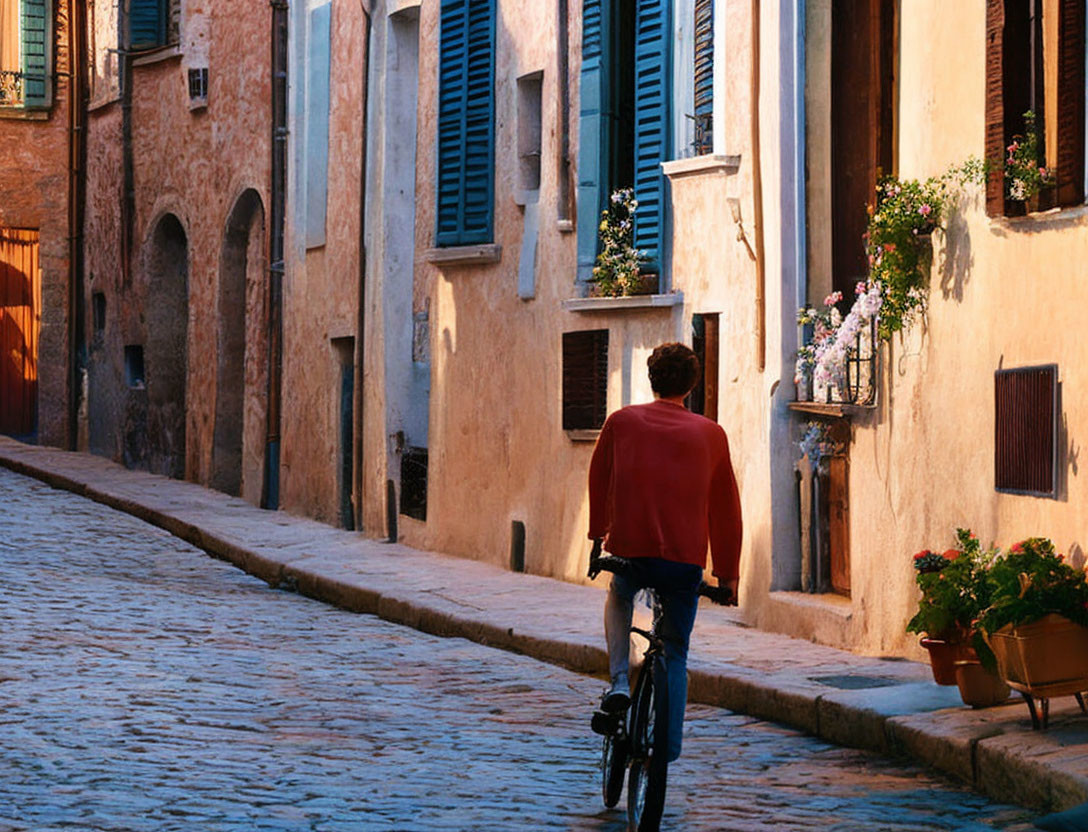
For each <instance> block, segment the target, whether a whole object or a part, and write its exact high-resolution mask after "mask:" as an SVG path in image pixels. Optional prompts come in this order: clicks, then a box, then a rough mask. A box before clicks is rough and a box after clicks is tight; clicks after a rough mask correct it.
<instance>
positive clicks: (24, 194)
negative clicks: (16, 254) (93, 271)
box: [0, 0, 71, 446]
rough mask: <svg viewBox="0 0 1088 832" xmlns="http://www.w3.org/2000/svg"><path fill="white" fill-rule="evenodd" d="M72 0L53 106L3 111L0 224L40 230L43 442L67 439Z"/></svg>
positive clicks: (62, 31)
mask: <svg viewBox="0 0 1088 832" xmlns="http://www.w3.org/2000/svg"><path fill="white" fill-rule="evenodd" d="M68 9H69V5H68V0H62V2H58V3H57V4H56V8H55V9H54V13H53V14H54V24H55V25H54V28H53V35H54V39H53V66H54V68H55V70H56V76H55V80H54V85H53V102H52V106H51V107H50V108H49V109H48V110H45V111H24V110H21V109H12V110H5V109H0V170H2V171H4V173H5V174H6V175H4V176H0V225H2V226H7V227H10V228H32V229H34V228H36V229H38V230H39V232H40V257H41V260H40V264H41V270H42V296H41V310H40V313H41V332H40V335H39V343H38V441H39V442H41V443H43V444H46V445H58V446H66V445H67V444H68V441H69V416H68V406H69V386H70V385H69V381H68V374H69V372H70V368H71V363H70V358H71V356H70V353H71V350H70V347H69V344H70V339H69V322H70V317H69V316H70V309H69V306H70V304H69V292H68V285H69V280H68V275H69V258H68V250H69V249H68V199H69V182H68V137H69V130H68V126H69V117H68V75H67V73H68V71H69V68H70V62H69V60H68Z"/></svg>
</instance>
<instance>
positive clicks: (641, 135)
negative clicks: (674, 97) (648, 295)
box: [635, 0, 672, 269]
mask: <svg viewBox="0 0 1088 832" xmlns="http://www.w3.org/2000/svg"><path fill="white" fill-rule="evenodd" d="M670 24H671V15H670V14H669V2H668V0H638V7H637V19H636V31H635V198H636V199H637V200H638V211H637V212H636V214H635V247H636V248H638V249H641V250H642V251H644V252H645V253H646V256H647V258H648V261H649V262H648V265H649V267H650V268H651V269H660V268H661V252H662V237H663V233H662V232H663V230H664V223H665V212H666V198H667V193H666V190H665V175H664V174H663V173H662V171H661V163H662V162H664V161H665V160H666V159H667V158H668V153H669V129H668V128H669V103H670V98H671V96H670V89H669V76H670V70H671V63H672V62H671V60H670V53H671V50H670V49H669V44H670V42H671V39H672V27H671V25H670Z"/></svg>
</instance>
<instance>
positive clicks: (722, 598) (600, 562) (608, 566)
mask: <svg viewBox="0 0 1088 832" xmlns="http://www.w3.org/2000/svg"><path fill="white" fill-rule="evenodd" d="M630 568H631V564H630V563H629V562H628V561H627V559H626V558H618V557H616V556H615V555H602V554H601V541H599V540H595V541H593V549H592V551H590V553H589V572H588V575H589V579H590V580H594V579H595V578H596V577H597V576H598V575H600V574H601V572H612V573H614V574H618V575H623V574H626V573H627V572H628V571H629V570H630ZM699 594H700V595H702V596H703V597H704V598H709V599H710V600H711V601H713V602H714V603H715V604H720V605H721V606H723V607H735V606H736V605H737V597H736V595H734V594H733V591H732V590H731V589H730V588H729V587H727V586H721V585H719V586H711V585H710V584H708V583H707V582H706V581H700V582H699Z"/></svg>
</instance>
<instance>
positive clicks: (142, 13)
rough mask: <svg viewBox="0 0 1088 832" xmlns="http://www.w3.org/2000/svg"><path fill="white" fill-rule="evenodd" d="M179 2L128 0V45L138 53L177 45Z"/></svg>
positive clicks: (170, 0)
mask: <svg viewBox="0 0 1088 832" xmlns="http://www.w3.org/2000/svg"><path fill="white" fill-rule="evenodd" d="M180 21H181V0H129V7H128V45H129V49H132V50H134V51H137V52H140V51H144V50H146V49H157V48H159V47H160V46H166V45H167V44H172V43H177V42H178V38H179V34H180V28H181V25H180Z"/></svg>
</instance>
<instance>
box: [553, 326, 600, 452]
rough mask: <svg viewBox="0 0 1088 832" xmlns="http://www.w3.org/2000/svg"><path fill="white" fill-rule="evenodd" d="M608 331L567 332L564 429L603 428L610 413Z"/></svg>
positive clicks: (564, 376)
mask: <svg viewBox="0 0 1088 832" xmlns="http://www.w3.org/2000/svg"><path fill="white" fill-rule="evenodd" d="M607 405H608V330H607V329H587V330H582V331H580V332H564V333H563V430H572V431H579V430H600V429H601V427H602V426H603V425H604V420H605V417H606V416H607V415H608V407H607Z"/></svg>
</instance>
